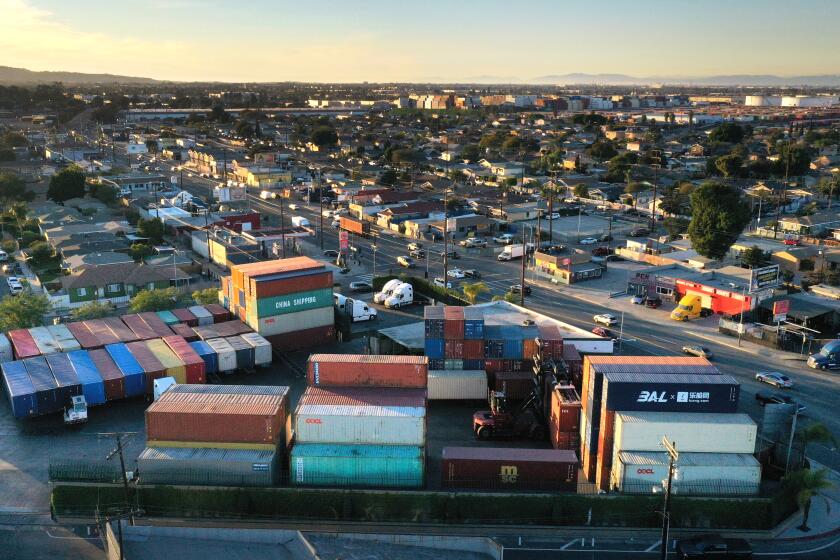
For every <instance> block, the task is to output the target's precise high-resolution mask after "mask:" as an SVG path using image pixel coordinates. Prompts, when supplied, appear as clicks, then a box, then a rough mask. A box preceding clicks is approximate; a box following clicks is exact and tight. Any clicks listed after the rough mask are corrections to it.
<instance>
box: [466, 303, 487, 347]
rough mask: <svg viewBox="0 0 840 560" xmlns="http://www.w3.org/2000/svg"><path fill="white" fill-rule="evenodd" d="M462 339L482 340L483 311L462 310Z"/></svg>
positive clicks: (468, 308) (470, 308) (467, 308)
mask: <svg viewBox="0 0 840 560" xmlns="http://www.w3.org/2000/svg"><path fill="white" fill-rule="evenodd" d="M464 338H465V339H467V340H482V339H483V338H484V311H482V310H481V309H478V308H476V307H465V308H464Z"/></svg>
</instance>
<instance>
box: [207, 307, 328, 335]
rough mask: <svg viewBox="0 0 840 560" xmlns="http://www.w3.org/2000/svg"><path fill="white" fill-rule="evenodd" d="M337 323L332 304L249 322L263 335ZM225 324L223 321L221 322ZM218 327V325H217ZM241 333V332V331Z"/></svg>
mask: <svg viewBox="0 0 840 560" xmlns="http://www.w3.org/2000/svg"><path fill="white" fill-rule="evenodd" d="M334 323H335V311H334V308H333V306H332V305H330V306H328V307H319V308H316V309H309V310H306V311H298V312H296V313H287V314H285V315H278V316H275V317H264V318H262V319H258V320H257V321H256V322H249V323H248V326H250V327H251V328H253V329H254V330H255V331H257V332H258V333H259V334H261V335H262V336H265V337H268V336H274V335H278V334H286V333H291V332H297V331H305V330H308V329H313V328H316V327H325V326H332V325H333V324H334ZM219 324H223V323H219ZM216 326H217V327H218V325H216ZM240 334H241V333H240Z"/></svg>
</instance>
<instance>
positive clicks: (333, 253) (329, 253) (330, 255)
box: [324, 249, 338, 259]
mask: <svg viewBox="0 0 840 560" xmlns="http://www.w3.org/2000/svg"><path fill="white" fill-rule="evenodd" d="M324 256H325V257H328V258H331V259H335V258H337V257H338V251H336V250H335V249H327V250H326V251H324Z"/></svg>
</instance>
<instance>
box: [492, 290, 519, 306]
mask: <svg viewBox="0 0 840 560" xmlns="http://www.w3.org/2000/svg"><path fill="white" fill-rule="evenodd" d="M519 300H520V296H519V295H518V294H514V293H513V292H510V291H508V292H505V295H503V296H500V295H495V296H493V301H506V302H508V303H515V304H519Z"/></svg>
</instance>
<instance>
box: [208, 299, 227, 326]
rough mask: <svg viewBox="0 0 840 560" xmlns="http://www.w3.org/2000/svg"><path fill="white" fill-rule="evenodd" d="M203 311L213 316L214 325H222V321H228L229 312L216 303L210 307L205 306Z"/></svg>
mask: <svg viewBox="0 0 840 560" xmlns="http://www.w3.org/2000/svg"><path fill="white" fill-rule="evenodd" d="M204 309H206V310H207V311H209V312H210V314H211V315H212V316H213V322H214V323H222V322H224V321H229V320H230V311H228V310H227V309H225V308H224V307H222V306H221V305H219V304H218V303H211V304H210V305H205V306H204Z"/></svg>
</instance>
